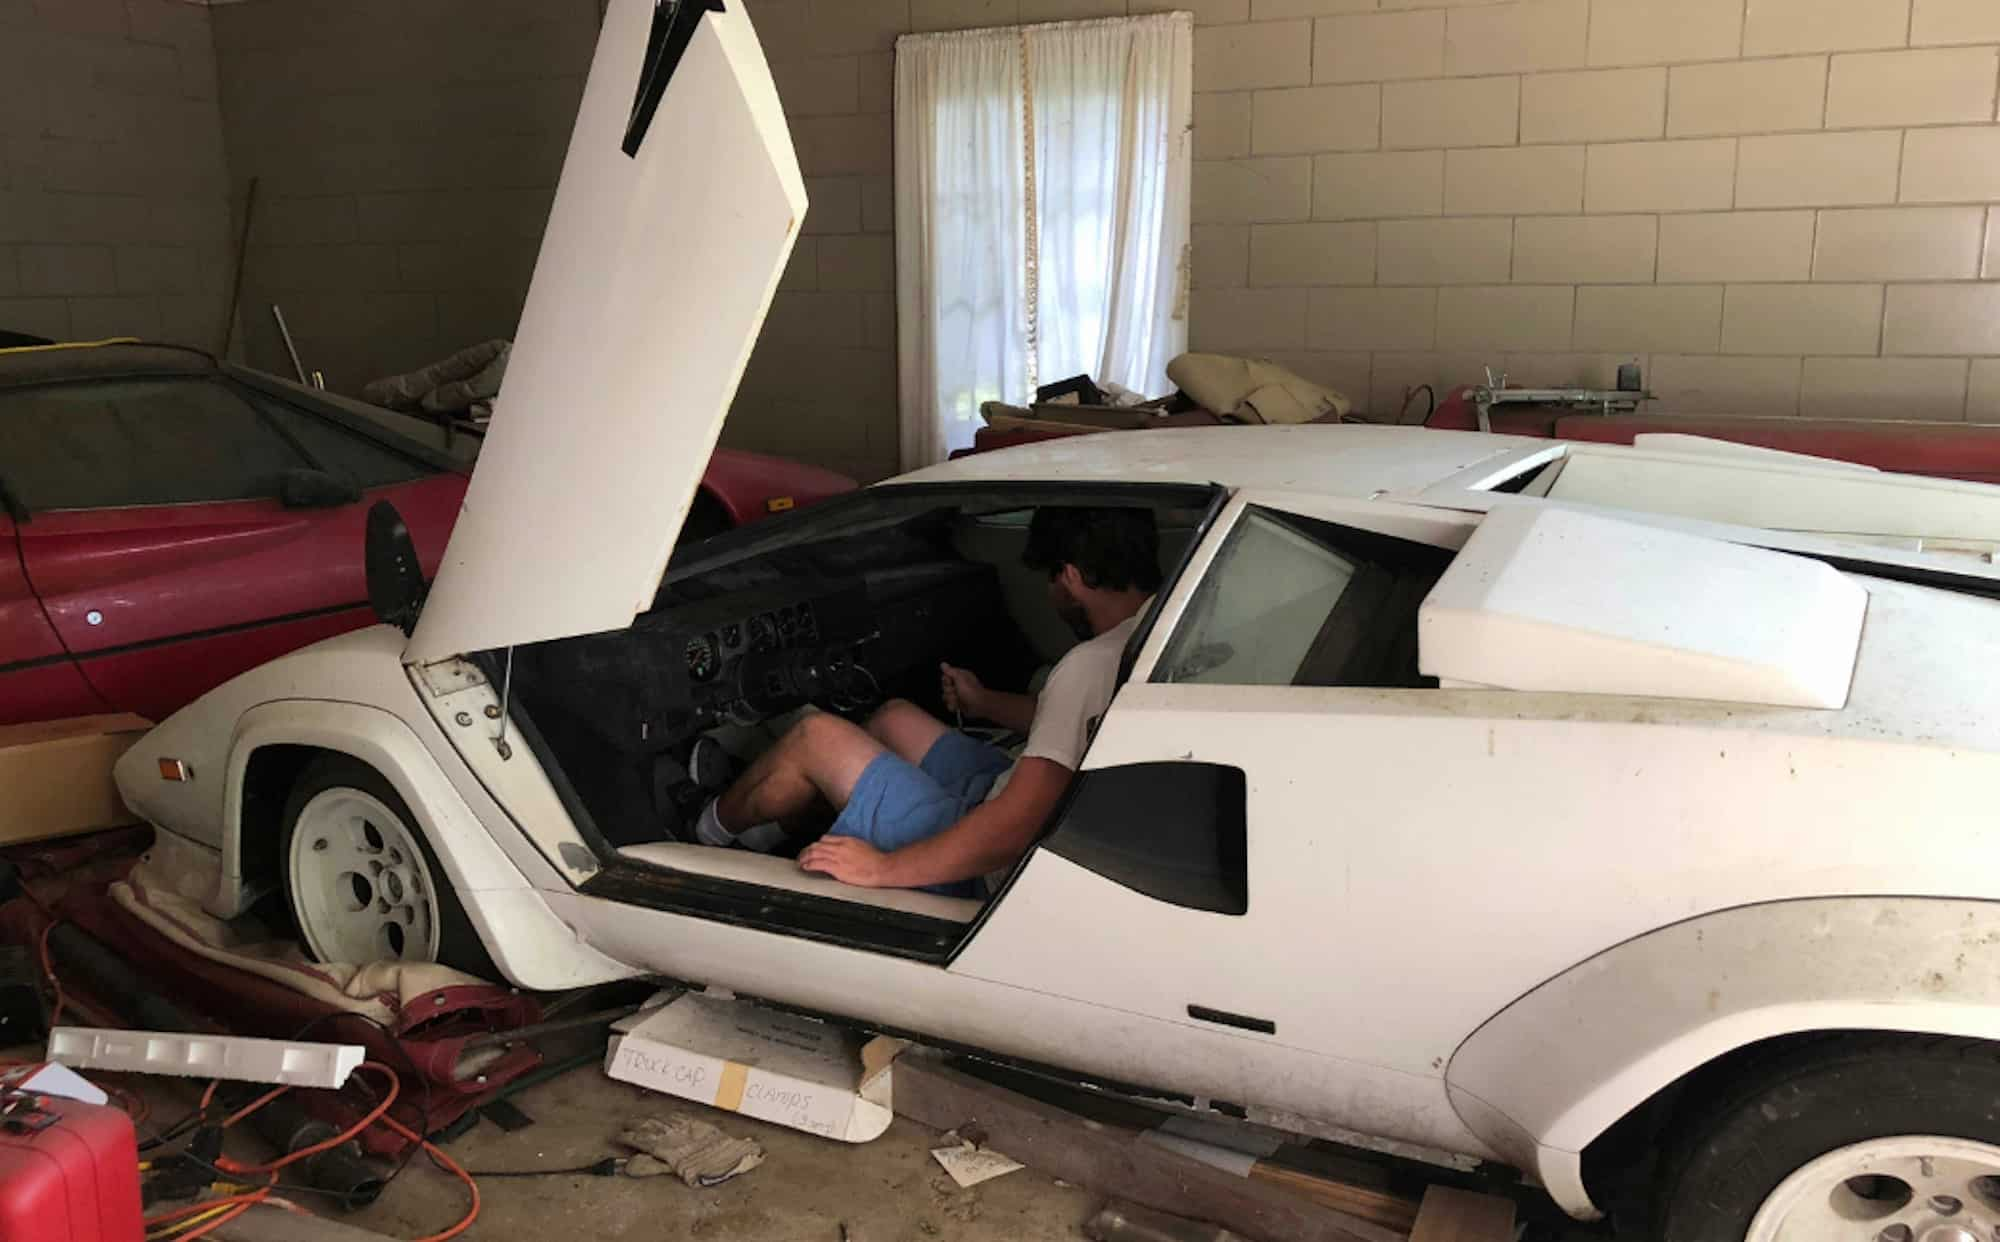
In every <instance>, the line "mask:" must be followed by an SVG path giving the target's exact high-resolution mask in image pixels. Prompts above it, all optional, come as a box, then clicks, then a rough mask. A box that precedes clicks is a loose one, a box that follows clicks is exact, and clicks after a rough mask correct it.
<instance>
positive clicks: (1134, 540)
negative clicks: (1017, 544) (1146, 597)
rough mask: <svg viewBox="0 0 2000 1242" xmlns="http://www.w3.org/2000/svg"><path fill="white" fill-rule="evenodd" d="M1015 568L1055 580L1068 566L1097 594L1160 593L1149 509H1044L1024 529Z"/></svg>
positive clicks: (1157, 551)
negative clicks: (1018, 563)
mask: <svg viewBox="0 0 2000 1242" xmlns="http://www.w3.org/2000/svg"><path fill="white" fill-rule="evenodd" d="M1021 563H1022V564H1024V565H1026V566H1027V567H1028V568H1029V569H1038V570H1041V571H1042V572H1043V573H1046V574H1050V575H1053V574H1056V573H1058V572H1060V571H1061V569H1062V567H1063V566H1064V565H1074V566H1076V568H1077V572H1078V573H1080V574H1082V575H1083V580H1084V582H1085V583H1086V584H1087V585H1089V586H1093V587H1096V588H1097V589H1098V590H1100V591H1125V590H1132V589H1135V588H1136V589H1138V590H1141V591H1157V590H1159V589H1160V542H1159V533H1158V530H1157V528H1156V527H1155V526H1154V524H1153V511H1152V510H1151V509H1109V508H1070V507H1056V506H1044V507H1042V508H1040V509H1037V510H1035V517H1034V521H1032V522H1031V523H1029V525H1028V546H1027V547H1026V548H1024V549H1023V550H1022V552H1021Z"/></svg>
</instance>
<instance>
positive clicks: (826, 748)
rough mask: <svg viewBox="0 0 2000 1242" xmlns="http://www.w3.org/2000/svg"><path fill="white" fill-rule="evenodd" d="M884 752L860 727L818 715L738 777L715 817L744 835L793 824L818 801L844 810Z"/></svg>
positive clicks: (789, 732) (791, 731)
mask: <svg viewBox="0 0 2000 1242" xmlns="http://www.w3.org/2000/svg"><path fill="white" fill-rule="evenodd" d="M883 749H884V748H883V745H882V743H880V742H878V741H876V740H875V739H874V738H873V737H870V736H869V734H868V732H867V730H865V729H863V728H861V727H860V726H859V725H853V724H849V723H848V722H847V721H845V720H842V719H841V718H840V717H838V716H831V715H828V714H826V713H824V712H814V713H812V714H811V715H809V716H805V717H803V718H802V719H800V720H799V722H798V723H797V724H795V725H793V726H792V727H791V728H790V729H788V730H786V732H785V735H784V736H783V737H781V738H779V739H778V741H777V744H776V745H774V746H772V747H771V749H769V750H767V751H765V752H764V753H763V754H761V755H759V756H757V761H756V762H755V763H752V764H751V765H750V768H749V770H748V771H746V772H744V773H743V775H742V776H740V777H738V778H736V783H735V784H734V785H731V786H730V787H729V789H728V791H727V792H726V793H724V794H723V795H722V797H720V798H719V799H717V800H716V803H715V812H716V817H717V818H718V819H720V820H721V821H722V826H723V827H724V828H725V829H727V830H728V831H730V832H742V831H743V830H744V829H746V828H749V827H752V826H753V825H756V824H762V823H769V822H772V821H778V822H784V821H786V820H790V819H795V818H797V817H798V816H799V815H801V814H803V813H805V812H806V811H808V810H810V809H811V808H812V806H813V804H814V802H815V801H816V800H818V799H819V798H825V799H826V800H827V801H828V802H830V803H832V804H833V806H834V807H835V809H839V808H840V807H844V806H846V805H847V799H848V798H849V797H850V796H852V795H853V793H854V782H856V781H858V780H860V779H861V772H862V769H864V768H866V767H867V766H868V764H869V763H870V761H872V760H873V759H874V758H875V756H877V755H879V754H881V753H882V752H883Z"/></svg>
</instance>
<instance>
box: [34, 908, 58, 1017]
mask: <svg viewBox="0 0 2000 1242" xmlns="http://www.w3.org/2000/svg"><path fill="white" fill-rule="evenodd" d="M35 904H36V905H38V906H39V905H41V904H42V903H41V902H39V901H38V902H36V903H35ZM48 912H49V911H48V907H47V906H42V913H44V914H47V913H48ZM55 929H56V920H55V919H53V918H51V919H50V920H49V921H48V922H46V923H44V924H42V934H41V937H40V939H39V940H37V942H36V943H37V944H38V945H39V946H40V948H41V953H42V974H43V975H45V976H47V978H48V981H49V991H51V992H53V993H55V1004H54V1005H53V1006H51V1007H50V1009H49V1026H50V1028H51V1029H53V1028H55V1027H58V1026H61V1025H62V1011H63V1005H64V1003H65V998H64V996H63V989H62V981H61V980H60V979H57V978H56V968H55V963H54V962H53V961H51V960H50V958H49V933H50V932H52V931H54V930H55Z"/></svg>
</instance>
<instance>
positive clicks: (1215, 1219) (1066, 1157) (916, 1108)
mask: <svg viewBox="0 0 2000 1242" xmlns="http://www.w3.org/2000/svg"><path fill="white" fill-rule="evenodd" d="M894 1091H895V1110H896V1113H897V1114H898V1115H899V1116H903V1117H908V1118H909V1119H911V1120H912V1121H916V1122H920V1123H922V1124H924V1125H927V1126H930V1127H931V1128H932V1129H934V1130H957V1131H959V1132H960V1133H965V1132H967V1131H972V1130H976V1131H978V1132H981V1133H982V1134H983V1135H984V1142H985V1143H986V1144H987V1145H989V1146H991V1147H992V1148H993V1150H995V1151H997V1152H1001V1153H1003V1154H1005V1155H1008V1156H1011V1157H1013V1158H1014V1159H1016V1160H1018V1161H1020V1162H1021V1163H1022V1164H1025V1165H1027V1166H1028V1167H1029V1168H1032V1169H1039V1170H1040V1171H1041V1172H1043V1173H1046V1174H1048V1175H1050V1176H1051V1177H1059V1178H1062V1179H1063V1180H1064V1181H1068V1182H1074V1183H1076V1184H1077V1185H1079V1186H1085V1187H1088V1188H1089V1189H1091V1190H1094V1191H1096V1192H1098V1193H1099V1194H1105V1195H1111V1196H1115V1197H1117V1198H1120V1199H1129V1200H1132V1201H1133V1202H1135V1203H1140V1204H1143V1205H1145V1206H1147V1207H1150V1208H1155V1209H1157V1210H1159V1211H1162V1212H1169V1213H1172V1214H1173V1215H1175V1216H1185V1217H1189V1218H1190V1219H1193V1220H1200V1221H1207V1222H1209V1223H1211V1224H1217V1225H1221V1226H1223V1227H1225V1228H1227V1229H1232V1230H1234V1231H1236V1232H1237V1233H1240V1234H1242V1235H1243V1236H1244V1237H1246V1238H1251V1239H1255V1240H1256V1242H1403V1239H1404V1236H1405V1235H1404V1234H1402V1233H1401V1232H1399V1231H1393V1230H1390V1229H1386V1228H1384V1227H1382V1226H1381V1225H1376V1224H1371V1223H1370V1222H1368V1221H1365V1220H1362V1219H1359V1218H1358V1217H1355V1216H1351V1215H1349V1214H1347V1213H1345V1212H1339V1211H1335V1210H1334V1209H1333V1208H1330V1207H1327V1206H1326V1205H1324V1204H1321V1203H1316V1202H1314V1201H1313V1200H1311V1199H1308V1198H1306V1197H1304V1196H1303V1195H1298V1194H1294V1193H1292V1192H1291V1191H1290V1190H1286V1189H1283V1188H1281V1187H1279V1186H1276V1185H1273V1184H1271V1183H1269V1182H1265V1181H1259V1180H1256V1179H1253V1178H1247V1177H1238V1176H1236V1175H1235V1174H1233V1173H1226V1172H1224V1171H1222V1170H1221V1169H1215V1168H1210V1167H1209V1166H1208V1165H1205V1164H1203V1163H1201V1162H1200V1161H1198V1160H1191V1159H1189V1158H1188V1157H1186V1156H1183V1155H1181V1154H1179V1153H1178V1152H1172V1151H1168V1150H1166V1149H1165V1148H1161V1147H1156V1146H1154V1145H1153V1144H1150V1143H1141V1142H1140V1141H1139V1139H1138V1135H1137V1133H1136V1132H1134V1131H1131V1130H1127V1129H1123V1128H1122V1127H1118V1126H1109V1125H1105V1124H1103V1123H1101V1122H1095V1121H1088V1120H1085V1119H1084V1118H1081V1117H1078V1116H1076V1115H1075V1114H1073V1113H1068V1112H1065V1111H1063V1110H1062V1109H1060V1108H1057V1107H1055V1106H1054V1105H1052V1104H1047V1103H1044V1102H1042V1101H1040V1100H1035V1099H1031V1098H1029V1097H1027V1096H1024V1095H1020V1094H1018V1093H1016V1092H1013V1091H1008V1090H1005V1089H1003V1088H1000V1087H996V1086H993V1085H992V1084H991V1083H986V1082H981V1081H980V1080H979V1079H977V1078H973V1077H971V1076H970V1075H967V1074H961V1073H959V1072H958V1071H957V1070H954V1069H951V1068H950V1067H948V1066H946V1065H944V1064H943V1063H942V1062H941V1061H939V1060H937V1059H935V1058H933V1057H929V1056H925V1055H922V1054H919V1053H915V1052H911V1053H905V1054H904V1055H903V1056H902V1058H901V1059H899V1060H898V1061H897V1062H896V1070H895V1088H894Z"/></svg>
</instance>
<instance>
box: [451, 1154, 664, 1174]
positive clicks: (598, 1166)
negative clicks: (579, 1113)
mask: <svg viewBox="0 0 2000 1242" xmlns="http://www.w3.org/2000/svg"><path fill="white" fill-rule="evenodd" d="M624 1167H625V1158H624V1157H623V1156H606V1157H605V1158H604V1159H602V1160H599V1161H598V1162H597V1163H595V1164H580V1165H577V1166H576V1167H575V1168H573V1169H467V1170H466V1173H467V1174H468V1175H469V1176H472V1177H610V1176H611V1175H612V1174H614V1173H617V1172H618V1171H619V1170H621V1169H623V1168H624Z"/></svg>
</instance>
